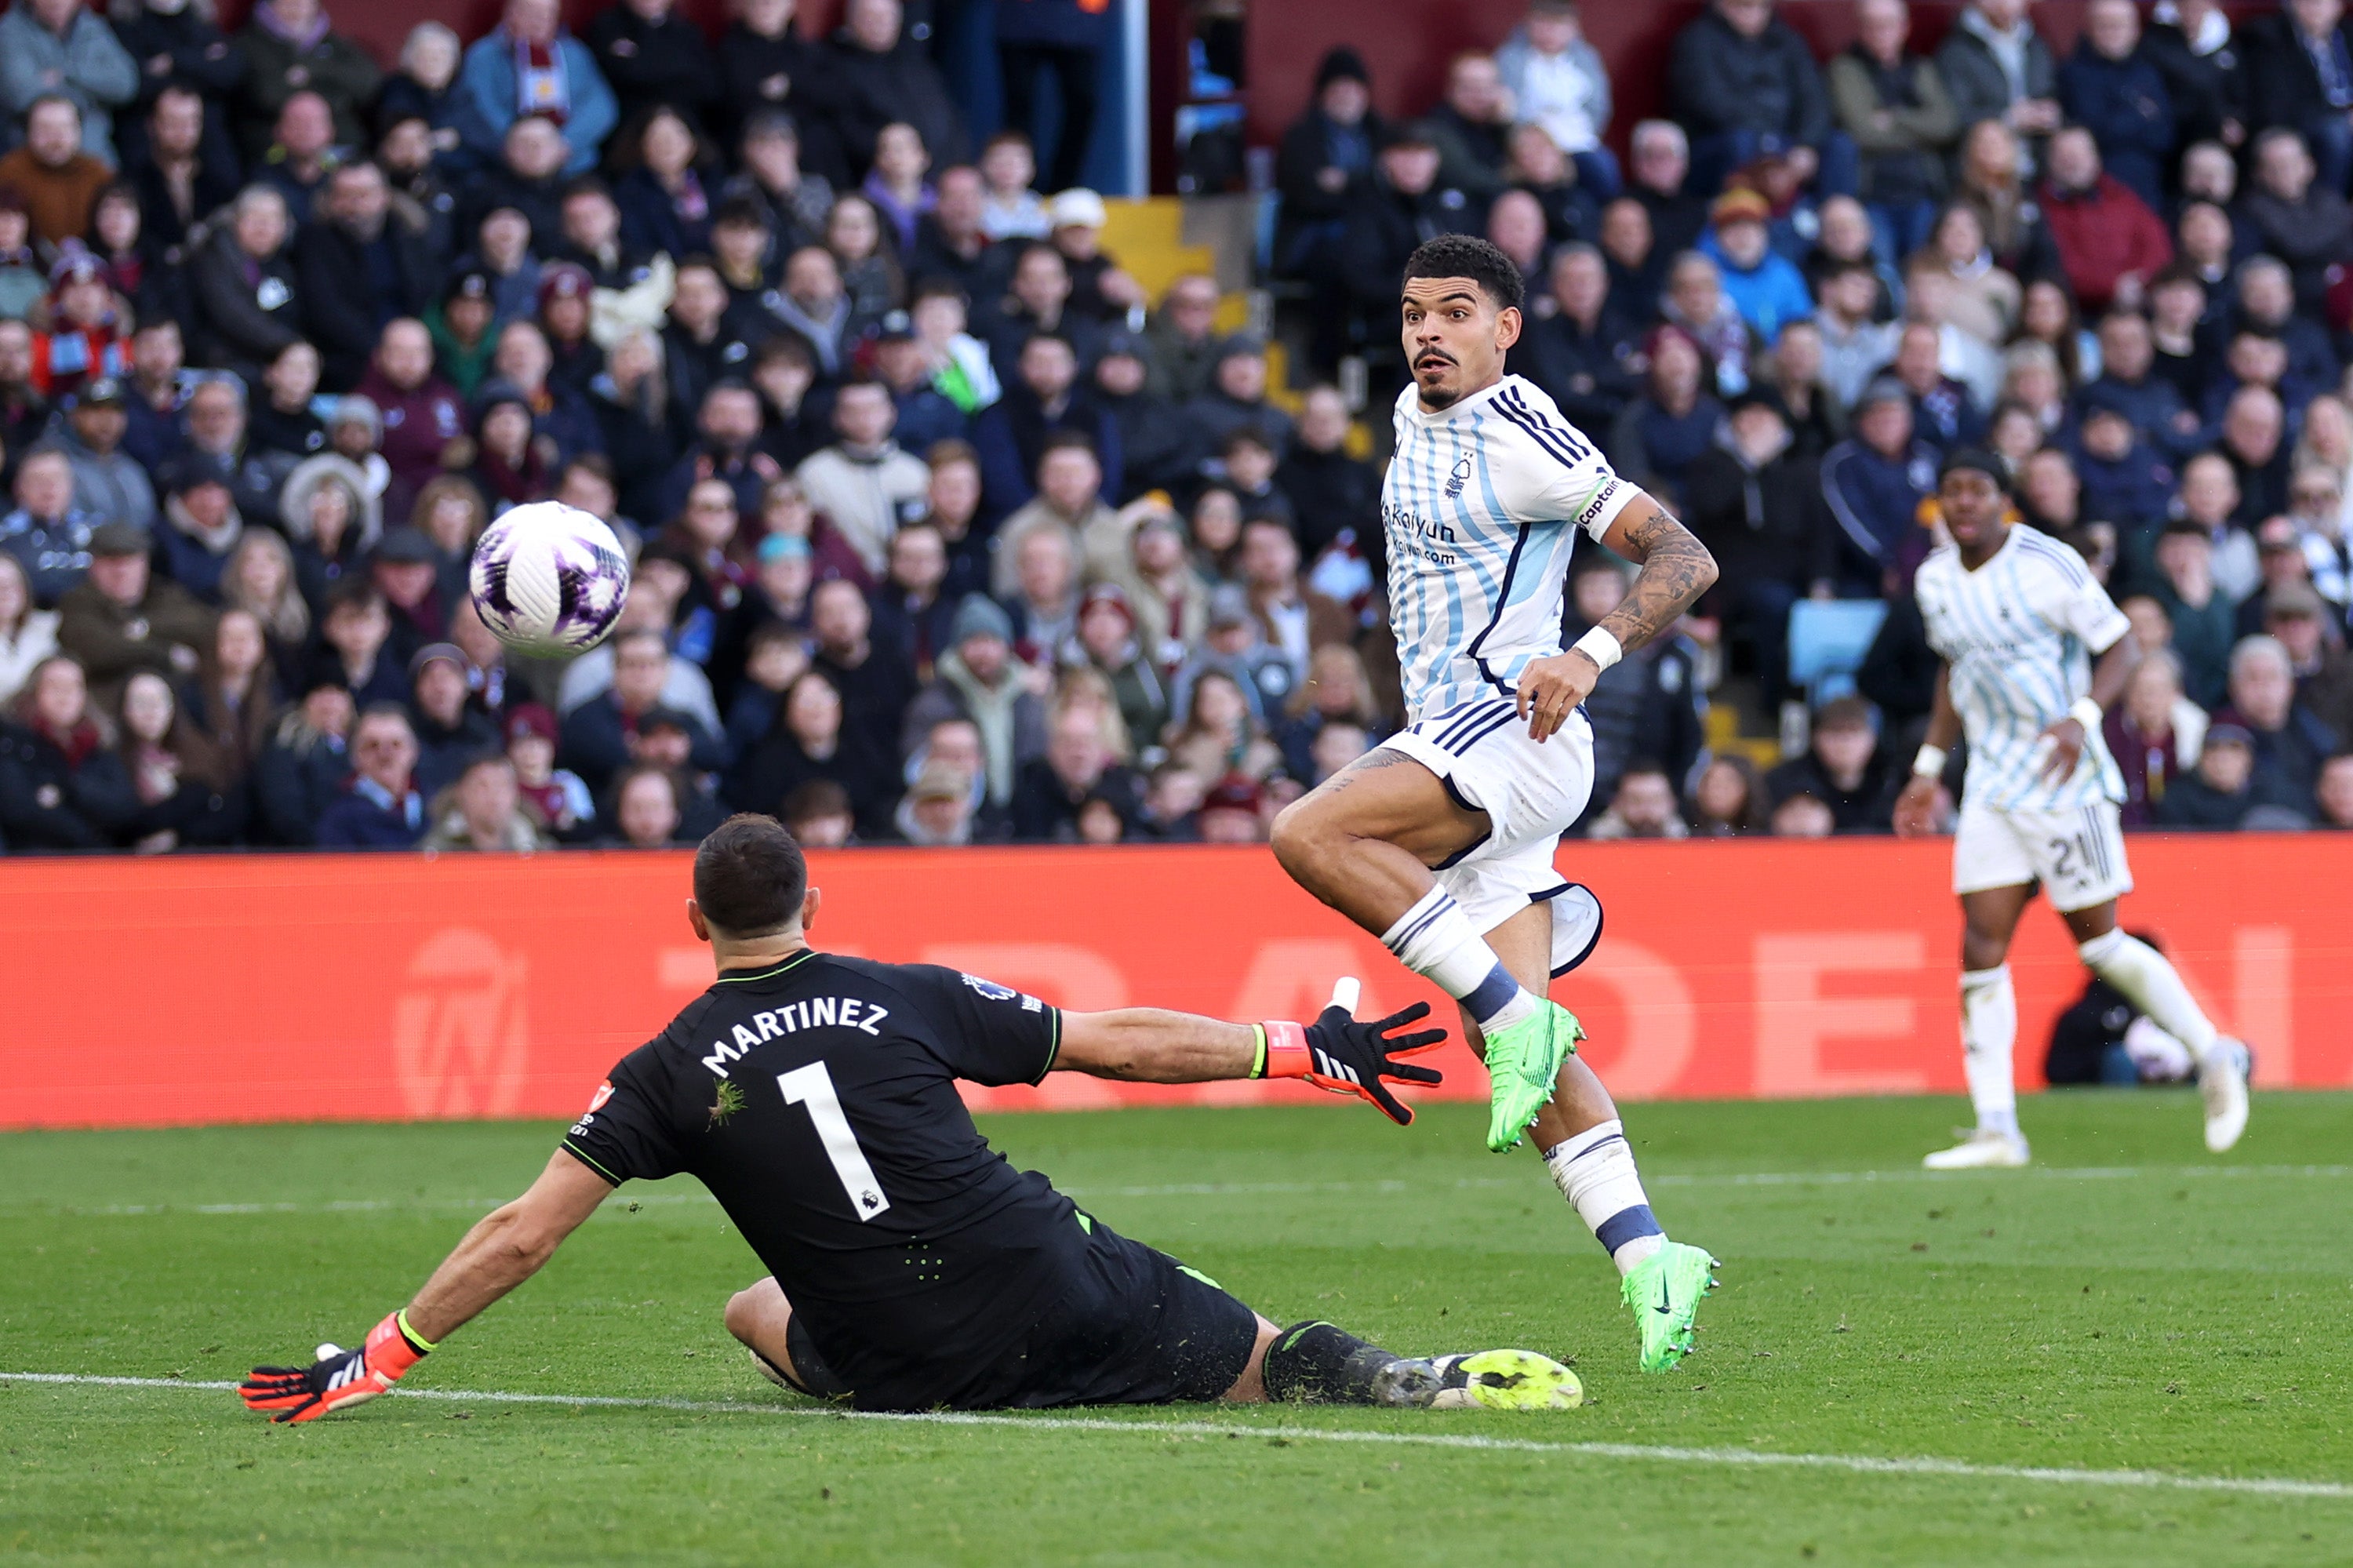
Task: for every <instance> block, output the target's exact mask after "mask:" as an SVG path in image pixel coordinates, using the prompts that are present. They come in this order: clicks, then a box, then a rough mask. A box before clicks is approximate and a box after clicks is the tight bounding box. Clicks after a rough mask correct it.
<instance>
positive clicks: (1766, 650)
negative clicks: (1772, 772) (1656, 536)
mask: <svg viewBox="0 0 2353 1568" xmlns="http://www.w3.org/2000/svg"><path fill="white" fill-rule="evenodd" d="M1683 490H1684V493H1683V504H1684V520H1685V521H1686V523H1687V524H1689V525H1690V527H1691V530H1692V532H1693V534H1694V535H1696V536H1697V537H1698V539H1699V540H1700V542H1701V543H1702V544H1704V545H1705V546H1707V547H1708V550H1709V551H1710V553H1712V554H1713V555H1714V556H1715V559H1716V561H1717V563H1718V565H1719V567H1721V568H1722V576H1721V577H1719V578H1718V579H1717V586H1716V587H1715V589H1714V590H1712V592H1713V594H1714V597H1715V598H1716V599H1720V600H1722V601H1723V608H1722V609H1720V610H1718V612H1717V613H1719V614H1721V615H1723V616H1724V617H1725V620H1726V622H1727V624H1728V626H1729V628H1730V630H1733V631H1734V632H1735V633H1736V635H1739V636H1741V637H1743V638H1745V639H1746V641H1747V642H1748V643H1749V645H1750V646H1751V647H1752V648H1754V649H1755V650H1756V653H1757V666H1758V673H1759V674H1760V675H1761V676H1762V678H1763V680H1764V684H1765V697H1766V701H1767V703H1768V704H1771V705H1776V706H1778V705H1779V703H1780V701H1781V699H1782V698H1783V697H1784V696H1785V695H1787V694H1788V667H1787V666H1788V621H1789V608H1790V606H1792V605H1794V604H1796V603H1797V601H1798V600H1799V599H1804V598H1806V597H1807V596H1808V595H1810V593H1812V592H1813V591H1814V590H1815V588H1817V587H1818V586H1821V587H1827V586H1828V585H1829V584H1830V583H1831V580H1832V579H1833V578H1834V577H1836V575H1837V572H1836V562H1837V549H1838V541H1837V535H1836V533H1835V532H1834V530H1833V527H1832V525H1831V520H1830V517H1829V514H1828V512H1827V509H1826V507H1825V505H1824V503H1823V499H1822V480H1821V469H1820V464H1819V463H1817V462H1816V461H1813V460H1812V459H1810V458H1808V457H1806V456H1804V455H1803V454H1802V453H1800V452H1799V451H1798V450H1795V448H1794V446H1793V445H1792V442H1791V437H1790V430H1789V418H1788V412H1787V410H1786V409H1785V408H1783V407H1782V404H1781V400H1780V398H1779V397H1778V396H1777V395H1776V394H1774V393H1773V392H1772V391H1771V390H1770V389H1768V388H1764V387H1751V388H1750V389H1749V390H1748V391H1746V392H1745V393H1743V394H1742V395H1741V396H1739V397H1736V398H1734V399H1733V402H1732V412H1731V417H1730V419H1729V421H1728V424H1727V428H1726V430H1725V436H1724V438H1723V439H1722V440H1719V441H1718V442H1717V444H1716V446H1715V448H1714V449H1713V450H1710V451H1708V452H1706V453H1704V454H1703V455H1702V456H1701V457H1700V458H1699V459H1698V461H1695V462H1694V463H1693V464H1692V466H1691V471H1690V473H1689V475H1688V476H1687V478H1686V479H1685V481H1684V487H1683Z"/></svg>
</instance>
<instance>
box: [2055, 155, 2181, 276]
mask: <svg viewBox="0 0 2353 1568" xmlns="http://www.w3.org/2000/svg"><path fill="white" fill-rule="evenodd" d="M2040 195H2041V199H2042V211H2043V216H2044V217H2045V219H2046V220H2047V221H2048V222H2049V223H2050V225H2051V238H2052V240H2053V242H2055V243H2056V244H2057V246H2058V247H2059V264H2060V266H2061V267H2062V268H2063V269H2064V270H2065V272H2066V274H2067V282H2068V285H2069V286H2070V287H2071V288H2073V290H2074V291H2075V299H2076V302H2077V303H2079V304H2080V305H2082V307H2083V308H2084V310H2085V311H2087V312H2090V313H2094V314H2105V313H2106V312H2107V309H2108V307H2109V305H2110V304H2111V303H2114V304H2119V305H2123V306H2125V307H2126V308H2127V309H2130V308H2133V307H2136V306H2137V305H2138V304H2139V302H2140V299H2141V292H2142V291H2143V289H2144V288H2145V287H2146V286H2147V282H2148V281H2149V280H2150V279H2151V278H2154V277H2156V276H2157V274H2158V273H2159V272H2161V271H2163V270H2165V268H2166V267H2167V266H2168V264H2169V263H2170V262H2171V261H2172V260H2173V239H2172V237H2171V236H2170V235H2168V234H2167V233H2166V231H2165V224H2164V222H2163V221H2162V220H2161V219H2159V218H2158V216H2157V214H2156V213H2154V212H2152V211H2150V210H2149V207H2148V204H2147V202H2144V201H2142V200H2141V199H2140V197H2138V196H2135V195H2134V194H2133V193H2132V191H2131V190H2130V189H2129V188H2127V187H2126V185H2124V184H2123V182H2121V181H2119V180H2118V179H2117V178H2116V176H2115V175H2110V174H2108V173H2106V172H2105V170H2103V169H2102V168H2101V166H2100V150H2099V148H2098V146H2097V145H2095V144H2094V142H2093V140H2092V133H2091V132H2089V131H2086V130H2084V128H2083V127H2082V126H2080V125H2071V126H2069V127H2067V129H2065V130H2063V131H2062V132H2059V133H2058V134H2057V135H2056V136H2053V137H2052V138H2051V173H2050V176H2049V177H2048V178H2047V179H2045V180H2044V181H2043V182H2042V187H2041V193H2040Z"/></svg>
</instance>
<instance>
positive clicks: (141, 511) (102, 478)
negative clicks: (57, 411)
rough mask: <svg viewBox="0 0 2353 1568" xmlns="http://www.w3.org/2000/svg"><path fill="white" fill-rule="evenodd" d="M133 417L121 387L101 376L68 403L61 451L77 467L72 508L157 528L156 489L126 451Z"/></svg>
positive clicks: (101, 517) (60, 436)
mask: <svg viewBox="0 0 2353 1568" xmlns="http://www.w3.org/2000/svg"><path fill="white" fill-rule="evenodd" d="M130 422H131V421H130V416H129V415H128V414H127V413H126V412H125V411H124V408H123V391H122V384H121V382H119V381H117V380H115V379H114V378H113V377H112V376H100V377H99V378H98V379H96V380H94V381H90V382H88V383H86V384H85V385H84V386H83V387H82V389H81V390H80V391H79V392H78V393H76V394H74V395H73V396H72V397H69V398H67V399H66V418H65V427H64V429H60V430H59V431H58V450H60V451H63V452H64V453H65V454H66V461H68V462H69V463H70V464H71V465H72V467H73V507H74V510H76V511H79V512H84V513H87V514H90V516H92V517H94V518H96V519H98V520H100V521H102V522H108V523H129V524H132V525H134V526H136V527H141V528H148V527H153V525H154V522H155V486H154V483H153V481H151V480H150V479H149V478H148V476H147V471H146V470H145V469H143V468H142V467H141V466H140V465H139V462H138V460H137V459H135V458H133V457H132V456H131V454H130V453H128V452H126V451H124V450H122V437H123V433H124V431H125V430H126V429H128V428H129V425H130Z"/></svg>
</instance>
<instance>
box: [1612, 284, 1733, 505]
mask: <svg viewBox="0 0 2353 1568" xmlns="http://www.w3.org/2000/svg"><path fill="white" fill-rule="evenodd" d="M1701 265H1707V263H1706V262H1705V260H1704V259H1703V260H1702V261H1701ZM1711 270H1713V269H1711ZM1644 347H1645V351H1646V352H1647V353H1648V355H1649V356H1650V360H1651V372H1650V377H1649V382H1648V385H1647V386H1646V387H1644V388H1643V391H1642V395H1641V397H1637V398H1635V399H1634V401H1632V402H1631V403H1629V404H1627V405H1626V407H1625V408H1624V409H1623V410H1622V411H1621V412H1620V414H1619V416H1618V422H1617V423H1616V424H1615V425H1613V426H1611V427H1610V430H1609V437H1608V438H1607V441H1606V445H1607V448H1608V450H1609V461H1610V462H1611V463H1612V465H1614V466H1615V467H1616V468H1617V470H1618V471H1619V472H1620V474H1623V475H1625V476H1626V477H1627V479H1628V480H1630V482H1634V483H1637V484H1640V485H1641V486H1642V487H1643V488H1644V489H1646V490H1649V491H1650V492H1651V493H1653V494H1668V495H1680V494H1681V493H1682V492H1683V482H1684V480H1685V478H1686V477H1687V476H1688V475H1689V474H1690V472H1691V466H1692V464H1693V463H1694V462H1696V461H1699V458H1700V456H1701V454H1702V453H1704V452H1705V451H1706V450H1708V448H1709V447H1710V446H1712V445H1713V444H1714V443H1715V431H1716V427H1717V426H1718V425H1719V424H1720V423H1721V422H1722V421H1723V418H1724V405H1723V404H1721V403H1719V402H1717V401H1716V400H1715V397H1714V396H1713V395H1712V393H1711V392H1710V390H1709V388H1708V387H1707V386H1706V385H1705V383H1704V380H1703V379H1702V377H1703V376H1704V374H1705V368H1706V362H1705V361H1704V359H1703V358H1702V356H1701V355H1700V350H1699V344H1697V343H1696V342H1694V340H1693V338H1692V336H1691V334H1689V333H1687V332H1684V331H1683V329H1682V328H1680V327H1673V326H1665V327H1660V328H1658V329H1657V330H1656V331H1654V332H1652V333H1651V334H1650V336H1649V338H1648V339H1647V340H1646V341H1645V344H1644ZM1745 389H1746V388H1745V387H1744V390H1745Z"/></svg>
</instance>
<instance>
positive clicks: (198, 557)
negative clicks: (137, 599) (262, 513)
mask: <svg viewBox="0 0 2353 1568" xmlns="http://www.w3.org/2000/svg"><path fill="white" fill-rule="evenodd" d="M164 490H165V494H164V519H163V524H164V525H163V527H162V529H161V531H160V532H159V533H158V534H157V535H156V553H157V556H158V557H159V558H160V559H161V560H162V562H163V566H164V573H165V575H167V576H168V577H171V579H172V580H173V581H174V582H175V583H177V584H179V585H180V586H181V587H182V588H186V589H187V590H188V591H189V592H190V593H193V594H195V596H196V597H197V598H198V599H203V600H205V601H206V603H207V604H217V603H218V602H219V601H220V587H221V573H222V571H223V570H224V569H226V568H227V565H228V557H229V552H230V551H232V550H234V549H236V548H237V540H238V539H239V538H240V537H242V536H243V535H244V533H245V519H244V518H243V517H242V516H240V515H239V514H238V513H237V498H236V497H235V496H234V495H232V494H231V493H229V487H228V482H227V480H225V479H223V478H222V477H221V476H220V474H219V473H217V472H216V471H213V470H212V469H209V468H206V467H203V466H200V465H196V464H185V465H180V466H177V467H175V468H174V469H173V470H171V471H169V477H168V478H167V479H166V480H165V482H164Z"/></svg>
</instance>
